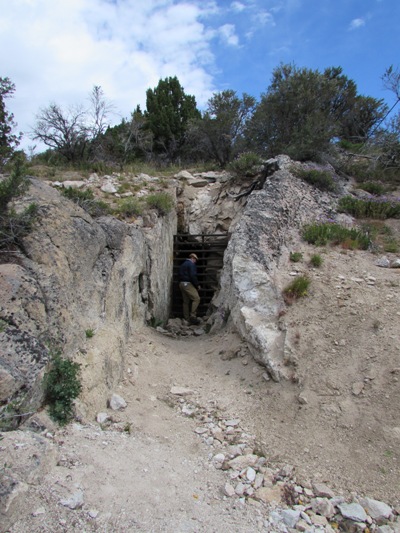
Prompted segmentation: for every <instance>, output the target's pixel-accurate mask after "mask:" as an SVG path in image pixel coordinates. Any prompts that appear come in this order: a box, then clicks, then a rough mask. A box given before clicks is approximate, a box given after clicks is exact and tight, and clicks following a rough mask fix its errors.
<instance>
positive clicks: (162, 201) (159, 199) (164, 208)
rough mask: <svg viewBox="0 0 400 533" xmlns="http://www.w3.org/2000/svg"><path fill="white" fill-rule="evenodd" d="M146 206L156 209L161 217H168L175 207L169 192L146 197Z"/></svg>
mask: <svg viewBox="0 0 400 533" xmlns="http://www.w3.org/2000/svg"><path fill="white" fill-rule="evenodd" d="M146 204H147V205H148V207H150V208H152V209H156V210H157V212H158V214H159V215H161V216H163V215H167V214H168V213H169V212H170V211H172V209H173V207H174V201H173V199H172V196H171V195H170V194H168V193H167V192H158V193H155V194H149V196H147V197H146Z"/></svg>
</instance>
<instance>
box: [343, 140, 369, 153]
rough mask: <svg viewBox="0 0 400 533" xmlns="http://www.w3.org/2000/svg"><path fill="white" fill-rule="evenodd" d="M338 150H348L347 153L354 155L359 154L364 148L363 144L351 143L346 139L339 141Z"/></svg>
mask: <svg viewBox="0 0 400 533" xmlns="http://www.w3.org/2000/svg"><path fill="white" fill-rule="evenodd" d="M339 146H340V148H343V149H344V150H348V151H349V152H354V153H357V154H358V153H360V152H361V151H362V149H363V148H364V147H365V144H364V143H352V142H350V141H348V140H346V139H341V140H340V141H339Z"/></svg>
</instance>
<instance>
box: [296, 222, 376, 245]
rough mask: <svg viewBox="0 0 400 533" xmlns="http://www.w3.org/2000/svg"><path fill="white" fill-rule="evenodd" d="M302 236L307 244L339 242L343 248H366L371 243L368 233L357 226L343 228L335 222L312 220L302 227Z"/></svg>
mask: <svg viewBox="0 0 400 533" xmlns="http://www.w3.org/2000/svg"><path fill="white" fill-rule="evenodd" d="M302 237H303V239H304V240H305V241H307V242H308V243H309V244H315V245H316V246H325V245H327V244H328V243H331V244H341V245H342V246H343V247H344V248H351V249H360V250H367V249H368V247H369V246H370V244H371V239H370V236H369V235H368V233H366V232H364V231H363V230H361V229H358V228H345V227H344V226H341V225H340V224H336V223H335V222H313V223H312V224H306V225H305V226H304V227H303V228H302Z"/></svg>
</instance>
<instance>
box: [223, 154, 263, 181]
mask: <svg viewBox="0 0 400 533" xmlns="http://www.w3.org/2000/svg"><path fill="white" fill-rule="evenodd" d="M261 163H262V160H261V158H260V156H258V155H257V154H255V153H253V152H243V153H242V154H240V155H239V156H238V157H237V158H236V159H234V160H233V161H231V163H229V166H228V168H229V170H231V171H232V172H235V174H239V175H241V176H246V175H248V174H251V173H252V172H253V171H254V167H258V166H259V165H261Z"/></svg>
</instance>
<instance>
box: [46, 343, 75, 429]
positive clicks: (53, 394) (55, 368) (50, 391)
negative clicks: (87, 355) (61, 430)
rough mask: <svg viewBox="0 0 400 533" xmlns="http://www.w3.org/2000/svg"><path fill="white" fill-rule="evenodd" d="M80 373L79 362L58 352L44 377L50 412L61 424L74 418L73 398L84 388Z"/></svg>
mask: <svg viewBox="0 0 400 533" xmlns="http://www.w3.org/2000/svg"><path fill="white" fill-rule="evenodd" d="M79 373H80V365H79V364H78V363H75V362H73V361H71V360H69V359H63V358H62V357H61V355H60V354H56V355H55V356H54V357H53V360H52V362H51V367H50V370H49V371H48V372H47V373H46V375H45V377H44V392H45V401H46V403H47V404H48V406H49V414H50V416H51V418H52V419H53V420H54V421H56V422H58V423H59V424H60V425H61V426H63V425H65V424H67V423H68V422H69V421H70V420H71V419H72V416H73V400H74V399H75V398H77V397H78V396H79V394H80V392H81V390H82V385H81V382H80V376H79Z"/></svg>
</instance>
